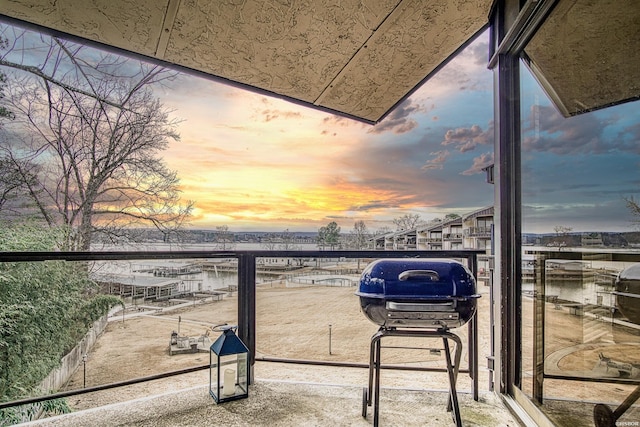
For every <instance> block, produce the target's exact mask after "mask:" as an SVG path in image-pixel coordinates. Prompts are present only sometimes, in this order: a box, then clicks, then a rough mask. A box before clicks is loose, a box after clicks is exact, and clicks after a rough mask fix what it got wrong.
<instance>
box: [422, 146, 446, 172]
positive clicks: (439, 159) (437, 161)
mask: <svg viewBox="0 0 640 427" xmlns="http://www.w3.org/2000/svg"><path fill="white" fill-rule="evenodd" d="M429 154H431V155H432V156H435V157H434V158H433V159H431V160H427V162H426V163H425V164H424V165H423V166H422V170H430V169H444V164H445V163H446V161H447V159H448V158H449V156H450V155H451V153H450V152H449V151H448V150H441V151H435V152H433V153H429Z"/></svg>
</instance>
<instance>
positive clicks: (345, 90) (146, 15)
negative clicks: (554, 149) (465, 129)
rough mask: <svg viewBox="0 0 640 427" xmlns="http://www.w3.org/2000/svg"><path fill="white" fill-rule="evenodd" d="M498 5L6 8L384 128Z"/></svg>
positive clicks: (10, 13)
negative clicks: (382, 122) (391, 115)
mask: <svg viewBox="0 0 640 427" xmlns="http://www.w3.org/2000/svg"><path fill="white" fill-rule="evenodd" d="M492 3H493V0H340V1H338V0H306V1H303V0H278V1H276V0H274V1H269V2H266V1H262V0H217V1H198V0H153V1H149V0H18V1H16V0H0V13H1V14H3V15H5V16H7V17H9V18H12V19H17V20H20V21H24V22H25V23H30V24H35V25H38V26H42V27H45V28H48V29H52V30H55V31H60V32H63V33H67V34H71V35H73V36H77V37H81V38H84V39H88V40H91V41H95V42H99V43H103V44H106V45H109V46H113V47H116V48H119V49H124V50H127V51H131V52H135V53H138V54H142V55H145V56H147V57H152V58H156V59H159V60H162V61H166V62H168V63H171V64H176V65H179V66H181V67H185V68H187V69H191V70H195V71H197V72H202V73H204V74H207V75H210V76H214V77H216V78H222V79H224V80H228V81H229V82H232V83H237V84H240V85H242V86H245V87H249V88H254V89H257V90H260V91H266V92H268V93H273V94H275V95H278V96H281V97H285V98H288V99H291V100H294V101H296V102H301V103H304V104H308V105H314V106H317V107H320V108H323V109H328V110H332V111H335V112H338V113H341V114H345V115H348V116H351V117H354V118H358V119H361V120H364V121H367V122H372V123H373V122H377V121H379V120H380V119H381V118H383V117H384V116H385V115H386V114H387V113H388V112H389V111H390V110H391V109H392V108H393V107H394V106H395V105H397V103H399V102H400V101H402V100H403V99H404V98H405V97H406V96H407V95H408V94H410V93H411V92H412V91H413V90H414V89H415V88H416V86H418V85H419V84H420V83H421V82H422V81H423V80H424V79H425V78H427V77H428V76H429V75H431V74H432V73H433V72H434V71H435V70H437V69H438V68H439V67H440V66H441V65H442V64H443V63H445V62H446V61H447V60H448V59H449V58H450V57H451V56H452V55H453V54H454V53H455V52H456V51H457V50H459V49H460V48H461V47H462V46H463V45H464V44H465V43H466V42H467V41H469V40H470V39H471V38H472V37H473V36H474V35H476V34H477V33H478V32H479V31H480V30H482V29H483V27H485V26H486V25H487V22H488V15H489V12H490V8H491V5H492Z"/></svg>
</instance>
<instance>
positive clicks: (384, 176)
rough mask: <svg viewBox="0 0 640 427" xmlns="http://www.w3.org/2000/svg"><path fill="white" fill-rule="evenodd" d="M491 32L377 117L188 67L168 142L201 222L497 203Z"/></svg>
mask: <svg viewBox="0 0 640 427" xmlns="http://www.w3.org/2000/svg"><path fill="white" fill-rule="evenodd" d="M486 55H487V39H486V37H482V38H481V39H480V40H478V41H477V42H476V43H474V44H473V45H472V46H470V47H469V48H468V49H467V50H466V51H465V52H464V53H463V54H462V55H461V56H460V57H458V58H456V59H455V60H454V61H453V62H451V63H450V65H449V66H447V67H446V68H445V69H444V70H442V72H441V73H440V74H439V75H438V76H437V77H436V78H434V79H433V80H432V81H430V82H428V83H427V84H426V85H424V86H423V87H422V88H420V90H418V91H417V92H416V93H415V94H414V95H413V96H412V97H411V98H409V99H408V100H407V101H406V102H405V103H404V104H402V105H401V106H399V107H398V108H397V109H396V110H394V111H393V112H392V113H391V114H390V115H389V116H388V117H387V118H386V119H385V120H384V121H382V122H381V123H379V124H378V125H376V126H371V125H368V124H363V123H361V122H358V121H355V120H351V119H347V118H343V117H339V116H336V115H332V114H330V113H326V112H321V111H317V110H314V109H311V108H306V107H301V106H298V105H295V104H292V103H290V102H287V101H283V100H279V99H276V98H269V97H265V96H263V95H259V94H255V93H251V92H248V91H245V90H240V89H236V88H233V87H229V86H226V85H223V84H219V83H215V82H212V81H208V80H204V79H201V78H196V77H192V76H186V75H185V76H181V77H180V79H179V80H178V81H177V82H175V83H174V89H173V90H168V91H167V92H166V93H165V94H163V96H162V99H163V102H164V103H165V105H167V106H168V107H170V108H172V109H173V110H174V111H175V116H176V117H178V118H180V119H182V120H183V122H182V124H181V126H180V134H181V141H180V142H179V143H176V144H173V145H172V146H171V147H170V149H169V150H168V151H167V153H166V157H165V158H166V160H167V162H168V163H169V166H170V167H171V168H173V169H176V170H178V171H179V176H180V178H181V182H182V185H183V190H184V194H183V196H184V198H185V199H191V200H195V201H196V212H195V216H194V218H193V221H192V224H193V226H194V227H197V226H202V227H205V226H218V225H228V226H229V228H231V229H235V230H270V231H278V230H279V231H282V230H284V229H289V230H292V231H293V230H296V231H316V230H317V229H318V228H319V227H321V226H323V225H326V224H327V223H329V222H331V221H336V222H337V223H338V224H339V225H340V226H341V227H342V229H343V230H345V231H347V230H349V229H351V228H353V224H354V222H355V221H357V220H364V221H365V223H366V224H367V227H368V228H369V229H370V230H372V231H373V230H376V229H378V228H380V227H382V226H385V225H386V226H393V224H392V222H391V220H392V219H393V218H396V217H399V216H402V215H404V214H407V213H411V214H418V215H420V216H421V217H422V218H424V219H425V220H429V219H433V218H436V217H439V218H442V217H444V216H445V215H446V214H448V213H457V214H461V215H462V214H464V213H466V212H469V211H473V210H475V209H478V208H481V207H484V206H489V205H491V204H492V203H493V187H492V186H491V185H489V184H487V183H486V182H485V174H484V172H482V170H481V168H482V167H484V166H486V165H487V164H490V163H491V162H492V152H493V146H492V144H493V142H492V141H493V138H492V137H493V128H492V123H491V120H492V115H493V112H492V73H491V72H490V71H489V70H487V69H486V62H487V59H486Z"/></svg>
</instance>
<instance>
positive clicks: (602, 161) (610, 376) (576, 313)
mask: <svg viewBox="0 0 640 427" xmlns="http://www.w3.org/2000/svg"><path fill="white" fill-rule="evenodd" d="M521 70H522V71H521V91H522V92H521V96H522V98H521V100H522V104H521V110H522V116H521V120H522V127H521V128H522V230H523V245H524V246H523V265H522V296H521V298H522V319H523V321H522V352H521V358H522V360H521V362H522V378H521V384H522V391H523V392H524V393H525V394H526V395H527V396H528V397H529V398H530V399H532V400H533V401H534V402H535V403H537V404H538V405H539V407H540V408H541V409H542V410H543V412H544V413H545V414H546V415H547V416H548V417H549V418H550V419H551V420H552V421H553V422H554V423H555V424H556V425H562V426H564V425H566V426H575V425H593V424H592V423H593V417H594V415H593V414H594V411H595V412H596V414H600V415H599V416H602V417H604V418H606V417H615V416H617V415H619V418H615V419H614V418H611V419H612V420H614V421H616V420H617V423H618V424H617V425H621V424H620V423H621V422H637V421H638V420H639V419H640V406H638V402H634V401H631V405H630V407H629V408H628V409H626V410H625V408H624V407H623V408H622V409H620V410H619V411H616V410H617V409H618V408H620V407H621V405H622V403H623V402H624V401H625V400H626V399H629V398H630V396H631V400H633V397H634V395H633V393H634V392H635V393H636V395H637V390H638V387H639V384H640V316H639V315H638V312H639V310H640V233H639V232H638V227H637V220H638V219H639V217H638V211H637V209H636V210H635V211H634V206H636V207H637V205H635V203H636V202H637V201H638V199H639V198H640V197H639V196H640V185H639V183H640V172H639V169H638V164H639V163H640V149H639V147H640V146H639V145H638V133H639V132H638V129H640V119H639V118H640V109H639V106H640V104H638V102H634V103H627V104H623V105H619V106H616V107H611V108H608V109H604V110H599V111H595V112H591V113H586V114H582V115H579V116H576V117H571V118H564V117H562V115H561V113H560V112H559V111H558V110H557V109H556V108H555V107H554V105H553V104H552V103H551V101H550V100H549V98H548V97H547V96H546V95H545V94H544V93H543V92H542V90H541V89H540V86H538V84H537V82H536V81H535V80H534V79H533V77H532V76H531V74H530V73H529V71H528V70H527V69H526V68H525V67H522V68H521ZM636 398H637V397H636ZM614 411H616V415H614V414H613V412H614ZM617 412H620V413H619V414H617ZM612 425H613V424H612Z"/></svg>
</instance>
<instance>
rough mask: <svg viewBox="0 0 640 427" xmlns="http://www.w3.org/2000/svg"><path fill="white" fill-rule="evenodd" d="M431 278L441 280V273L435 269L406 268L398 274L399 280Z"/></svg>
mask: <svg viewBox="0 0 640 427" xmlns="http://www.w3.org/2000/svg"><path fill="white" fill-rule="evenodd" d="M427 277H428V278H429V279H431V281H435V282H437V281H439V280H440V275H439V274H438V272H437V271H433V270H406V271H403V272H402V273H400V274H399V275H398V280H402V281H405V280H411V279H424V278H427Z"/></svg>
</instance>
